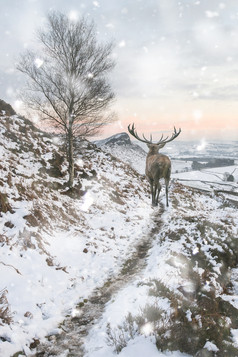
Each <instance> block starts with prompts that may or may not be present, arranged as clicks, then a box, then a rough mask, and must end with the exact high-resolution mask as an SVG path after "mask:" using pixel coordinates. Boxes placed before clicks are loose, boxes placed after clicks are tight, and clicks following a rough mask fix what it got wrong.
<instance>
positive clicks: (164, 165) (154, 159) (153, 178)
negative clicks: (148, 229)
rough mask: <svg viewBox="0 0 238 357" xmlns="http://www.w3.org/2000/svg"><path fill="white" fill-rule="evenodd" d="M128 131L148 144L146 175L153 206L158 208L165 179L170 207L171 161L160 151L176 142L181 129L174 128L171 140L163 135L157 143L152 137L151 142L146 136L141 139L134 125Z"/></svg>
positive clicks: (167, 202) (167, 201)
mask: <svg viewBox="0 0 238 357" xmlns="http://www.w3.org/2000/svg"><path fill="white" fill-rule="evenodd" d="M128 131H129V133H130V134H131V135H133V136H134V137H135V138H136V139H137V140H139V141H142V142H144V143H146V144H147V146H148V148H149V152H148V154H147V157H146V168H145V174H146V176H147V178H148V180H149V183H150V188H151V196H152V205H153V206H158V201H159V194H160V191H161V184H160V179H164V181H165V190H166V205H167V206H168V205H169V200H168V190H169V181H170V175H171V161H170V159H169V158H168V156H166V155H163V154H160V153H159V150H160V149H162V148H163V147H164V146H165V144H167V143H168V142H170V141H172V140H174V139H175V138H176V137H177V136H178V135H179V134H180V133H181V129H179V130H178V131H177V130H176V129H175V128H174V132H173V134H172V136H171V137H170V138H168V137H167V138H163V135H162V136H161V138H160V140H159V141H158V142H157V143H153V142H152V136H150V140H148V139H146V138H145V136H144V135H143V139H142V138H140V137H139V136H138V134H137V132H136V130H135V126H134V124H133V125H132V127H130V125H129V126H128Z"/></svg>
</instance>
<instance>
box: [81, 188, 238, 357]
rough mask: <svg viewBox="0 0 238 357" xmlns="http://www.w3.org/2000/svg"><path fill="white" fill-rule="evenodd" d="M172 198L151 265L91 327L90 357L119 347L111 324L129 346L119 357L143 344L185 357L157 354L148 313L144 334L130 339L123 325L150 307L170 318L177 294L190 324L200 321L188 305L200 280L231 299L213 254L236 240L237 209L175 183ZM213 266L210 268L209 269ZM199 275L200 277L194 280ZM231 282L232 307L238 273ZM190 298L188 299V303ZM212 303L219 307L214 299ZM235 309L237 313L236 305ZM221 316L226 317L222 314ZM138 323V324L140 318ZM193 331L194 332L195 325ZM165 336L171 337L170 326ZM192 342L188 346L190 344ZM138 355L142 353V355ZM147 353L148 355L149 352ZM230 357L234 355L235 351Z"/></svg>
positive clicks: (108, 354) (109, 356)
mask: <svg viewBox="0 0 238 357" xmlns="http://www.w3.org/2000/svg"><path fill="white" fill-rule="evenodd" d="M171 196H172V206H171V207H170V208H169V209H167V211H166V212H165V213H164V214H163V221H164V225H163V227H162V230H161V232H157V233H155V237H154V244H153V247H152V248H151V250H150V252H149V256H148V258H147V267H146V268H145V269H144V271H143V272H141V274H140V275H139V276H138V277H137V278H136V279H135V280H134V281H133V282H132V283H131V284H129V285H128V286H126V287H125V288H124V289H123V290H121V291H120V292H119V293H118V294H117V295H116V296H114V298H113V299H112V300H111V302H110V303H108V304H107V306H106V310H105V312H104V315H103V317H102V319H101V320H100V321H98V323H97V324H96V325H95V328H93V329H92V331H91V332H90V334H89V336H88V338H87V341H86V343H85V345H86V346H88V347H87V354H86V356H87V357H100V356H105V357H112V356H114V352H113V351H114V349H115V343H114V344H113V343H112V345H111V346H109V343H108V324H110V328H111V331H112V334H113V335H114V340H117V342H118V341H119V340H120V338H121V337H122V336H123V337H122V343H124V342H126V343H125V345H126V346H125V347H124V348H123V349H122V350H121V352H119V354H118V356H127V357H133V356H138V355H139V356H140V355H141V356H142V351H143V347H142V346H144V348H148V351H149V350H150V349H151V352H150V353H151V355H152V356H154V355H155V356H162V355H163V356H167V355H168V356H170V355H171V356H174V357H175V356H185V355H187V354H182V353H180V352H172V353H171V354H170V353H168V354H167V353H166V352H164V353H159V352H158V351H157V354H156V352H155V350H154V346H153V345H154V343H155V341H154V338H155V335H156V334H155V332H154V330H155V329H156V322H153V318H152V317H151V316H150V315H148V316H147V321H146V322H145V324H144V325H143V326H142V328H141V331H140V332H138V330H136V332H135V333H134V335H133V334H132V335H133V336H132V337H131V336H128V334H129V333H128V329H129V327H128V325H127V328H126V327H125V326H126V325H125V321H127V317H128V314H129V313H131V315H132V316H141V312H142V311H143V310H146V307H148V306H152V307H153V306H154V307H156V309H157V310H158V309H160V310H162V311H163V313H164V314H165V316H166V314H170V315H171V314H173V313H174V301H173V294H175V295H174V296H178V298H179V297H181V296H182V299H181V301H183V303H184V308H183V309H184V316H186V318H187V320H188V321H192V319H193V321H195V319H196V318H197V319H199V317H198V315H195V313H194V311H193V310H192V312H191V310H190V307H189V306H191V309H192V308H193V309H194V304H196V301H197V298H198V297H197V290H198V285H199V284H200V283H199V282H198V280H199V279H201V280H202V282H203V287H202V289H204V290H203V291H207V292H208V293H210V292H211V291H212V289H215V291H216V296H217V297H220V296H221V297H222V298H223V299H224V300H226V301H227V295H226V294H224V293H223V289H224V287H223V286H222V284H221V283H220V281H221V280H220V279H221V276H222V269H223V264H224V263H223V262H222V261H219V260H218V259H217V257H216V253H215V251H220V252H223V251H224V249H225V245H226V243H228V241H229V239H231V237H232V239H235V240H236V239H237V237H238V228H237V227H238V217H237V212H236V209H233V208H227V209H225V210H224V208H223V207H222V200H221V198H212V197H209V196H204V195H201V194H199V193H195V192H193V191H191V190H190V189H189V190H188V189H186V188H183V187H182V186H178V185H177V184H176V185H175V186H174V190H173V193H171ZM225 222H226V223H225ZM235 244H236V243H235ZM202 257H203V258H202ZM201 259H203V263H204V265H202V264H201ZM209 265H210V268H209V270H208V268H206V266H207V267H208V266H209ZM235 272H236V274H235ZM193 274H194V276H193ZM195 274H198V276H197V277H196V278H195ZM196 279H198V280H196ZM231 281H232V284H234V286H235V291H234V293H233V294H231V295H228V298H229V301H231V302H232V303H233V304H234V303H235V302H236V303H237V299H236V297H237V291H236V289H237V286H238V285H237V284H238V276H237V269H236V270H235V271H234V273H233V276H232V278H231ZM228 283H229V279H228V278H227V281H226V284H228ZM153 290H154V291H155V293H154V294H153V293H152V292H153ZM186 299H189V303H188V301H187V300H186ZM213 304H216V303H215V300H214V302H213ZM186 306H187V307H186ZM235 307H236V308H237V309H238V305H236V306H235ZM195 310H196V309H195ZM216 313H217V312H216ZM221 318H223V317H222V316H221ZM134 323H136V318H135V319H134ZM123 324H124V325H123ZM194 324H195V322H194ZM204 324H205V322H204ZM168 325H169V324H168ZM123 326H124V327H123ZM137 328H138V326H137ZM181 328H182V327H181ZM190 329H191V330H193V328H192V325H191V327H190ZM235 331H236V330H232V329H231V334H233V335H234V336H235V337H234V339H235V341H237V338H236V336H237V334H236V332H235ZM167 334H169V327H168V328H167ZM208 336H209V334H208ZM176 338H177V337H176V335H175V334H174V339H175V340H176ZM215 339H216V336H215V335H214V340H215ZM178 344H179V343H178ZM189 344H190V343H189V342H187V345H188V346H189ZM139 346H141V349H140V347H139ZM145 346H147V347H145ZM167 346H169V345H167ZM211 346H213V348H215V349H218V348H217V347H216V345H215V344H214V341H209V337H208V339H207V340H204V345H203V346H200V348H202V347H204V348H205V349H207V350H209V349H211ZM185 350H186V348H185ZM138 351H141V354H140V352H138ZM214 351H215V350H214ZM184 352H185V351H184ZM138 353H139V354H138ZM144 353H145V352H144ZM144 355H150V354H146V353H145V354H144ZM222 355H223V354H222ZM229 356H234V355H233V354H232V353H231V354H229Z"/></svg>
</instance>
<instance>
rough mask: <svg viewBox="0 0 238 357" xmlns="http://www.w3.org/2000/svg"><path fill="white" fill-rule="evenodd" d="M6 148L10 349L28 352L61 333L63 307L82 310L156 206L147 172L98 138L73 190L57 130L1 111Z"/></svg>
mask: <svg viewBox="0 0 238 357" xmlns="http://www.w3.org/2000/svg"><path fill="white" fill-rule="evenodd" d="M4 110H5V109H4ZM5 112H7V109H6V110H5ZM9 113H11V110H10V109H9ZM0 154H1V162H0V217H1V219H0V247H1V259H0V274H1V282H0V355H1V356H2V357H5V356H11V355H13V354H14V353H16V352H18V351H24V352H25V354H29V353H31V350H32V349H33V350H34V348H35V346H36V345H37V344H38V343H39V340H40V339H44V338H45V336H46V335H51V334H55V333H57V332H58V327H57V326H58V324H59V323H60V321H62V320H63V318H64V316H65V315H66V314H76V313H78V312H77V311H76V310H75V304H76V303H80V302H83V301H84V299H87V298H88V296H89V295H90V294H91V292H92V291H93V289H94V288H95V287H97V286H100V285H103V283H104V282H105V281H106V280H107V279H108V277H109V276H110V277H113V276H114V274H116V273H117V272H118V271H119V269H120V266H121V265H122V264H123V262H124V260H125V259H126V258H128V252H130V253H132V252H133V251H134V250H135V249H136V245H137V244H138V242H139V239H140V237H141V236H143V232H144V230H146V229H147V226H148V225H149V224H150V222H149V215H150V213H151V208H150V199H149V194H148V185H147V182H146V180H145V179H144V177H143V176H140V175H139V174H138V173H137V172H136V171H135V170H133V169H132V168H131V167H130V166H129V165H127V164H124V163H123V162H121V161H119V160H117V159H116V158H115V157H113V156H112V155H111V154H110V153H105V152H103V151H102V150H101V149H99V148H95V146H94V145H91V144H86V145H84V148H81V151H80V152H78V154H77V158H76V173H75V176H76V177H75V189H74V191H73V194H70V193H69V192H67V190H66V188H65V182H66V181H67V163H66V161H65V159H64V152H63V151H62V147H61V143H60V142H59V137H54V136H50V135H48V134H46V133H44V132H42V131H40V130H39V129H37V128H36V127H34V125H33V124H32V123H31V122H30V121H29V120H26V119H25V118H22V117H19V116H17V115H15V114H13V115H10V116H8V115H6V113H5V115H2V116H0ZM135 229H136V234H135Z"/></svg>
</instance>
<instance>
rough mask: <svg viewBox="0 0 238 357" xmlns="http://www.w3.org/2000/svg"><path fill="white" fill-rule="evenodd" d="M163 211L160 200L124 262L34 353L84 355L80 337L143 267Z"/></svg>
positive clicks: (39, 356) (46, 356) (37, 356)
mask: <svg viewBox="0 0 238 357" xmlns="http://www.w3.org/2000/svg"><path fill="white" fill-rule="evenodd" d="M163 212H164V205H163V204H160V205H159V207H158V208H156V209H155V210H154V213H153V215H152V217H151V222H152V228H151V230H150V231H149V232H148V233H147V235H146V236H143V237H141V239H140V241H139V243H138V245H137V247H136V250H135V251H134V252H133V253H132V254H131V256H130V257H128V259H127V260H126V261H125V262H124V264H123V266H122V268H121V270H120V272H119V274H118V275H117V276H116V277H113V278H110V279H108V280H107V281H106V282H105V283H104V285H103V286H101V287H99V288H96V289H95V290H94V291H93V293H92V295H91V297H89V299H87V300H85V302H84V303H83V304H80V305H79V306H78V308H79V309H80V315H78V316H75V317H72V316H69V317H67V318H66V319H65V320H64V321H63V322H62V324H61V325H60V329H61V330H62V332H61V333H60V334H58V335H53V336H49V337H48V340H49V342H48V343H47V344H44V345H42V344H40V345H39V346H38V347H37V349H36V351H37V352H36V353H35V355H34V356H35V357H51V356H60V355H61V354H63V355H64V356H68V357H81V356H84V354H85V351H84V338H85V337H86V336H87V334H88V333H89V331H90V329H91V328H92V327H93V326H94V325H95V324H96V323H97V321H98V320H99V319H100V317H101V316H102V314H103V312H104V309H105V305H106V304H107V303H108V302H109V301H110V300H111V299H112V297H113V295H115V294H117V293H118V292H119V291H120V290H121V289H123V288H124V287H125V286H126V285H128V284H129V283H130V282H131V281H132V280H133V279H134V278H135V277H136V276H137V275H138V274H139V273H140V272H141V271H142V270H143V269H144V268H145V267H146V257H147V256H148V253H149V250H150V248H151V247H152V244H153V240H154V237H155V236H156V234H158V232H159V231H160V228H161V226H162V223H163V222H162V218H161V216H162V214H163Z"/></svg>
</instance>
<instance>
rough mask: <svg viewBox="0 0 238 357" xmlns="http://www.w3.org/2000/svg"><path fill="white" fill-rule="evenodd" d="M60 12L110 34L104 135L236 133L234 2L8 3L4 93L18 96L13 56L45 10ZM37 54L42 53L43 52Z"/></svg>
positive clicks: (233, 136)
mask: <svg viewBox="0 0 238 357" xmlns="http://www.w3.org/2000/svg"><path fill="white" fill-rule="evenodd" d="M51 10H59V11H62V12H65V13H66V14H68V15H69V17H70V18H71V19H72V21H77V19H78V18H80V16H81V15H86V16H88V17H89V18H92V19H93V20H94V21H95V23H96V26H97V28H98V39H99V40H100V41H106V40H111V39H113V41H114V43H115V49H114V54H113V56H114V58H115V61H116V67H115V70H114V71H113V73H112V75H111V82H112V86H113V88H114V90H115V92H116V95H117V99H116V102H115V104H114V106H113V108H112V109H113V110H114V111H115V112H116V114H117V118H118V120H117V122H115V123H114V124H111V125H109V126H107V127H106V128H105V129H104V132H103V133H102V137H105V136H109V135H112V134H115V133H118V132H121V131H126V130H127V125H128V124H129V123H132V122H135V124H136V127H137V130H138V132H144V133H145V134H149V133H154V134H155V135H157V134H158V135H159V133H161V132H163V131H168V132H169V131H171V130H173V126H174V125H175V126H176V127H181V128H182V134H181V136H180V138H178V140H193V139H194V140H201V138H203V137H205V138H206V139H207V140H210V139H213V140H214V139H218V140H237V138H238V135H237V134H238V120H237V119H238V85H237V83H238V70H237V63H238V2H237V0H226V1H219V0H209V1H205V0H181V1H177V0H169V1H168V0H148V1H144V0H143V1H142V0H120V1H118V0H111V1H108V0H98V1H90V2H89V1H85V2H84V1H80V2H79V1H77V0H68V1H64V0H57V1H56V0H21V1H18V0H11V1H10V2H5V3H4V4H2V7H1V14H0V30H1V34H2V38H1V42H2V47H1V53H0V98H1V99H4V100H5V101H7V102H9V103H11V104H12V105H13V106H14V103H16V101H17V100H18V96H17V90H18V89H19V88H20V87H21V85H22V83H21V82H22V78H21V77H20V76H19V74H18V73H17V72H16V70H15V59H16V57H17V56H18V54H19V53H20V52H22V50H23V49H24V48H27V47H29V46H30V45H31V43H32V39H33V38H34V31H35V30H36V28H37V27H39V26H40V25H42V24H43V23H44V17H45V15H46V14H47V13H48V12H49V11H51ZM39 58H40V56H39Z"/></svg>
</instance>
